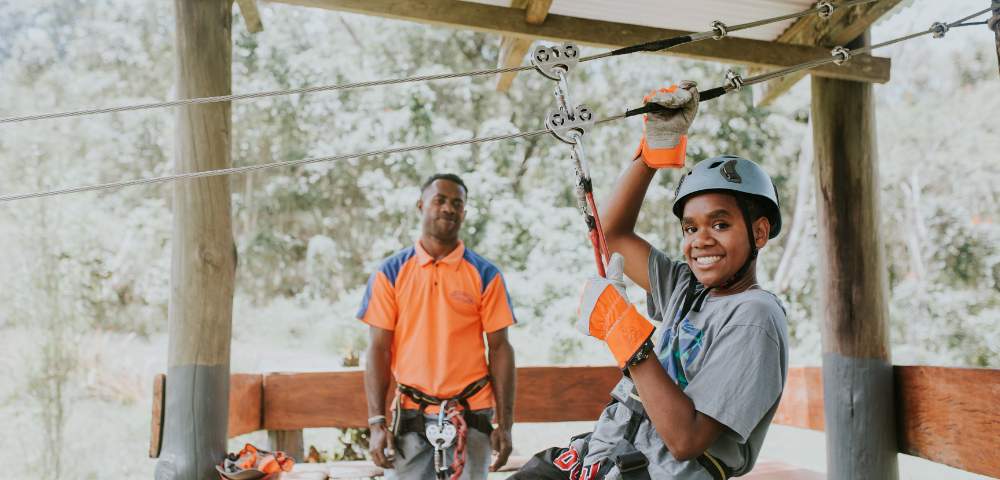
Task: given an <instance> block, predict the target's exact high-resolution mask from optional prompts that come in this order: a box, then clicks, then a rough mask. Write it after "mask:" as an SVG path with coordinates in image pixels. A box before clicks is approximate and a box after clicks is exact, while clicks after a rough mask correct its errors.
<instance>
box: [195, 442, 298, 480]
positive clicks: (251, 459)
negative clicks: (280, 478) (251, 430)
mask: <svg viewBox="0 0 1000 480" xmlns="http://www.w3.org/2000/svg"><path fill="white" fill-rule="evenodd" d="M294 465H295V460H294V459H292V457H289V456H288V455H286V454H285V452H268V451H266V450H260V449H258V448H257V447H255V446H253V445H252V444H249V443H248V444H246V445H245V446H244V447H243V449H242V450H240V452H239V453H230V454H228V455H226V458H225V459H224V460H223V461H222V464H220V465H216V466H215V469H216V470H217V471H218V472H219V475H222V476H223V477H224V478H226V479H228V480H258V479H264V478H269V477H270V476H271V475H273V474H275V473H279V472H290V471H292V467H293V466H294Z"/></svg>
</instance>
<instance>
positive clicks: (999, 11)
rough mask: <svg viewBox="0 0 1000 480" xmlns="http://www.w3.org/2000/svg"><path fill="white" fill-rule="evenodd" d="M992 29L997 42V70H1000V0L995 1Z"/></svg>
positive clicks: (991, 22) (991, 21)
mask: <svg viewBox="0 0 1000 480" xmlns="http://www.w3.org/2000/svg"><path fill="white" fill-rule="evenodd" d="M989 25H990V28H992V29H993V34H994V35H995V36H996V41H997V68H998V69H1000V0H993V18H991V19H990V21H989Z"/></svg>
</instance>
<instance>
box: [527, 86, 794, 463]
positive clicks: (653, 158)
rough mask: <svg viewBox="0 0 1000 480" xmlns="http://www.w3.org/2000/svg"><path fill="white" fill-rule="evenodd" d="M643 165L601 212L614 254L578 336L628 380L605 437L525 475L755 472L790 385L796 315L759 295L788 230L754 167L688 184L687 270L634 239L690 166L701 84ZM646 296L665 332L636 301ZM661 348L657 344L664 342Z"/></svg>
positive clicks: (655, 126)
mask: <svg viewBox="0 0 1000 480" xmlns="http://www.w3.org/2000/svg"><path fill="white" fill-rule="evenodd" d="M646 101H647V102H649V101H651V102H655V103H658V104H660V105H662V106H665V107H667V108H668V110H666V111H663V112H657V113H651V114H649V115H648V116H647V118H646V120H645V123H644V134H643V140H642V143H641V144H640V148H639V151H638V152H637V153H636V155H635V161H633V162H632V164H631V165H630V166H629V167H628V168H627V169H626V170H625V172H624V173H623V174H622V176H621V177H620V179H619V181H618V185H617V186H616V187H615V190H614V193H613V194H612V196H611V199H610V200H609V201H608V202H607V208H606V211H605V212H604V215H603V221H604V229H605V236H606V238H607V242H608V248H609V249H610V250H611V251H612V252H615V254H614V255H613V256H612V260H611V262H610V263H609V265H608V269H607V271H608V276H607V278H600V277H596V278H593V279H591V280H590V281H589V282H588V283H587V286H586V287H585V289H584V293H583V297H582V299H581V306H580V318H579V323H578V327H579V328H580V329H581V330H583V331H584V332H585V333H586V334H588V335H591V336H594V337H596V338H599V339H601V340H604V341H605V342H606V343H607V344H608V347H609V348H610V349H611V352H612V354H613V355H614V356H615V359H616V360H617V362H618V365H619V367H621V368H623V369H624V372H625V377H624V378H622V380H621V381H620V382H619V383H618V385H617V386H616V387H615V389H614V390H613V391H612V397H613V399H614V401H613V402H612V404H610V405H609V406H608V407H607V408H605V410H604V412H603V413H602V414H601V417H600V418H599V419H598V421H597V423H596V425H595V428H594V431H593V432H591V433H588V434H586V435H582V436H578V437H574V438H573V439H572V440H571V441H570V445H569V446H568V447H567V448H551V449H548V450H545V451H543V452H540V453H538V454H537V455H536V456H535V457H534V458H532V459H531V461H529V462H528V464H526V465H525V467H524V468H523V469H522V470H521V471H520V472H519V473H518V474H516V475H515V476H514V477H512V478H514V479H529V478H530V479H560V480H563V479H572V480H577V479H579V480H591V479H598V478H601V479H609V480H610V479H623V480H646V479H685V480H687V479H698V480H702V479H706V480H707V479H724V478H729V477H731V476H738V475H743V474H745V473H747V472H749V471H750V470H751V468H753V465H754V462H755V461H756V458H757V454H758V452H759V451H760V448H761V444H762V443H763V440H764V436H765V434H766V432H767V428H768V425H769V424H770V422H771V418H772V417H773V416H774V412H775V410H776V409H777V406H778V401H779V399H780V397H781V392H782V389H783V387H784V383H785V378H786V374H787V362H788V350H787V343H788V341H787V338H788V334H787V327H786V324H785V312H784V309H783V307H782V306H781V303H780V302H779V300H778V299H777V297H775V296H774V295H773V294H772V293H770V292H768V291H766V290H763V289H762V288H760V286H759V285H757V280H756V271H755V270H756V258H757V252H758V251H759V250H760V249H761V248H763V247H764V246H765V245H766V244H767V241H768V240H769V239H771V238H774V237H775V236H776V235H777V234H778V233H779V231H780V229H781V214H780V210H779V204H778V197H777V192H776V191H775V188H774V185H773V183H772V182H771V179H770V177H768V175H767V174H766V173H765V172H764V171H763V170H762V169H761V168H760V167H759V166H757V164H755V163H754V162H752V161H750V160H747V159H744V158H740V157H736V156H730V155H726V156H721V157H715V158H711V159H708V160H704V161H702V162H699V163H698V164H697V165H695V166H694V167H693V168H692V169H691V171H690V172H688V173H687V174H686V175H684V176H683V177H682V180H681V183H680V184H679V185H678V188H677V194H676V196H675V200H674V204H673V213H674V215H676V216H677V217H678V218H679V219H680V226H681V230H682V235H683V255H684V260H683V261H677V260H673V259H671V258H670V257H668V256H667V255H666V254H664V253H663V252H661V251H659V250H657V249H656V248H653V247H652V246H651V245H650V244H649V243H648V242H646V241H645V240H644V239H643V238H642V237H640V236H639V235H637V234H636V233H635V231H634V227H635V224H636V220H637V218H638V215H639V209H640V207H641V206H642V202H643V199H644V197H645V195H646V190H647V188H648V187H649V184H650V182H651V181H652V179H653V177H654V176H655V174H656V170H657V169H658V168H663V167H665V166H682V165H683V161H684V152H683V150H684V146H685V144H686V142H687V139H686V134H687V130H688V127H689V126H690V125H691V122H692V121H693V120H694V117H695V114H696V113H697V108H698V91H697V89H696V88H695V85H694V83H693V82H684V83H682V84H681V85H680V88H676V89H673V88H672V89H670V90H660V91H658V92H654V93H653V94H651V95H650V96H647V98H646ZM623 272H624V274H626V275H628V276H629V278H631V279H632V280H633V281H634V282H635V283H636V284H638V285H639V286H640V287H642V288H644V289H645V290H646V291H647V292H648V296H647V307H648V311H649V314H650V316H651V317H652V318H653V319H654V320H657V321H659V322H662V323H661V324H660V327H659V332H656V334H655V335H654V333H653V329H654V327H653V324H652V323H650V322H649V321H648V320H646V319H645V318H644V317H643V316H642V315H641V314H639V313H638V311H637V310H636V308H635V306H633V305H631V304H630V303H629V302H628V300H626V297H625V284H624V282H623V278H622V273H623ZM654 339H655V340H656V344H655V346H654V343H653V340H654Z"/></svg>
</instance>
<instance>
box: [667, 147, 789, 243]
mask: <svg viewBox="0 0 1000 480" xmlns="http://www.w3.org/2000/svg"><path fill="white" fill-rule="evenodd" d="M705 192H734V193H741V194H744V195H750V196H753V197H756V198H758V199H760V200H763V203H764V205H765V207H766V210H767V212H766V214H767V219H768V220H769V221H770V222H771V234H770V237H769V238H774V237H777V236H778V234H779V233H781V207H780V206H779V204H778V191H777V189H776V188H775V187H774V182H772V181H771V177H770V176H768V175H767V172H765V171H764V169H762V168H760V166H759V165H757V164H756V163H754V162H752V161H750V160H747V159H745V158H742V157H737V156H735V155H721V156H718V157H713V158H709V159H707V160H702V161H700V162H698V163H697V164H696V165H695V166H694V168H692V169H691V171H689V172H688V173H687V174H685V175H684V176H682V177H681V180H680V183H678V184H677V191H676V192H675V195H674V207H673V210H674V215H676V216H677V218H681V217H682V215H683V213H684V202H686V201H687V200H688V199H689V198H691V197H692V196H694V195H697V194H699V193H705ZM748 223H749V222H748Z"/></svg>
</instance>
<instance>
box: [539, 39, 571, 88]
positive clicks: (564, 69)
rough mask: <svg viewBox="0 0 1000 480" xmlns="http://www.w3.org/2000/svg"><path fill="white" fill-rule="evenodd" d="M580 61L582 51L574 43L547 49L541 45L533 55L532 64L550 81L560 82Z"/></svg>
mask: <svg viewBox="0 0 1000 480" xmlns="http://www.w3.org/2000/svg"><path fill="white" fill-rule="evenodd" d="M579 60H580V49H579V48H578V47H577V46H576V44H574V43H564V44H562V45H553V46H550V47H547V46H545V45H539V46H538V47H535V51H534V52H532V53H531V64H532V65H534V66H535V70H537V71H538V73H541V74H542V76H544V77H545V78H548V79H549V80H555V81H557V82H558V81H559V80H560V74H562V75H565V74H567V73H569V71H570V70H571V69H572V68H573V67H575V66H576V64H577V62H579Z"/></svg>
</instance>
